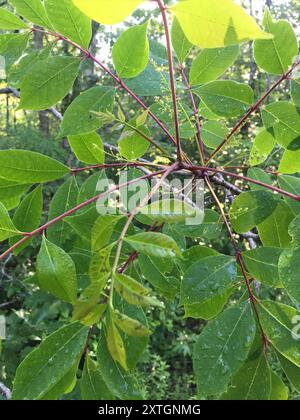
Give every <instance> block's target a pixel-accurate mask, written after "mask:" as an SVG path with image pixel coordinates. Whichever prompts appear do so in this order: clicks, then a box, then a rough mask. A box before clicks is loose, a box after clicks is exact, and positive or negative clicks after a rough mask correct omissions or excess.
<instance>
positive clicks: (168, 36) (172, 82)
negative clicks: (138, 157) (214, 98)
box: [156, 0, 182, 162]
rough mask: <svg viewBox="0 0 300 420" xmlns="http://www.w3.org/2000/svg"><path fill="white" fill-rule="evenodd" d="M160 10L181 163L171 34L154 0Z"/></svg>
mask: <svg viewBox="0 0 300 420" xmlns="http://www.w3.org/2000/svg"><path fill="white" fill-rule="evenodd" d="M156 1H157V4H158V6H159V8H160V12H161V15H162V19H163V24H164V28H165V35H166V42H167V52H168V63H169V74H170V85H171V92H172V101H173V111H174V125H175V133H176V136H175V137H176V144H177V159H178V161H179V162H181V161H182V154H181V144H180V129H179V116H178V106H177V97H176V86H175V78H174V65H173V54H172V41H171V33H170V27H169V22H168V16H167V13H166V8H165V5H164V3H163V1H162V0H156Z"/></svg>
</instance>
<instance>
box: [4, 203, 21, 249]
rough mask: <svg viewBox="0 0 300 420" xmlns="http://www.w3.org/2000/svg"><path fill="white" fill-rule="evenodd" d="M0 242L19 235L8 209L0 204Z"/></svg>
mask: <svg viewBox="0 0 300 420" xmlns="http://www.w3.org/2000/svg"><path fill="white" fill-rule="evenodd" d="M0 216H1V217H0V241H1V242H2V241H5V240H6V239H8V238H11V237H13V236H16V234H18V233H19V231H18V229H17V228H16V227H15V226H14V224H13V222H12V221H11V218H10V216H9V214H8V211H7V210H6V207H5V206H4V205H3V204H2V203H1V202H0Z"/></svg>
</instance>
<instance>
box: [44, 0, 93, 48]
mask: <svg viewBox="0 0 300 420" xmlns="http://www.w3.org/2000/svg"><path fill="white" fill-rule="evenodd" d="M44 5H45V9H46V12H47V15H48V18H49V20H50V21H51V23H52V26H53V28H54V29H55V30H56V32H58V33H59V34H61V35H64V36H65V37H67V38H69V39H70V40H71V41H73V42H76V44H78V45H80V46H81V47H83V48H88V46H89V43H90V40H91V38H92V23H91V20H90V19H89V18H88V17H86V16H85V15H84V14H83V13H81V12H80V10H78V9H77V7H75V6H74V3H73V2H72V0H62V1H57V0H45V1H44Z"/></svg>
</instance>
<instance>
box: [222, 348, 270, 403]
mask: <svg viewBox="0 0 300 420" xmlns="http://www.w3.org/2000/svg"><path fill="white" fill-rule="evenodd" d="M270 394H271V371H270V368H269V366H268V362H267V359H266V355H265V353H264V351H262V350H260V351H258V354H257V352H256V353H254V354H252V355H251V356H250V357H249V359H248V360H247V362H246V363H245V364H244V365H243V366H242V368H241V369H240V370H239V371H238V372H237V374H236V375H235V376H234V377H233V378H232V381H231V385H230V387H229V389H228V391H227V392H226V393H225V394H223V395H222V397H221V400H231V401H241V400H242V401H266V400H269V398H270Z"/></svg>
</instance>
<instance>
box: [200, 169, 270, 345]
mask: <svg viewBox="0 0 300 420" xmlns="http://www.w3.org/2000/svg"><path fill="white" fill-rule="evenodd" d="M204 180H205V183H206V185H207V187H208V189H209V191H210V193H211V195H212V196H213V199H214V201H215V203H216V205H217V207H218V209H219V211H220V214H221V216H222V219H223V221H224V224H225V226H226V229H227V232H228V236H229V238H230V241H231V243H232V245H233V248H234V251H235V257H236V261H237V263H238V264H239V266H240V268H241V271H242V275H243V278H244V281H245V284H246V287H247V292H248V296H249V299H250V302H251V304H252V307H253V311H254V313H255V316H256V318H257V321H258V324H259V326H260V330H261V335H262V341H263V345H264V347H265V346H266V343H267V342H268V340H267V337H266V335H265V332H264V330H263V328H262V325H261V322H260V317H259V312H258V309H257V302H256V297H255V296H254V294H253V292H252V289H251V282H250V280H249V279H248V274H247V269H246V266H245V262H244V259H243V256H242V254H241V251H240V250H239V247H238V244H237V242H236V240H235V238H234V233H233V230H232V228H231V226H230V223H229V220H228V219H227V217H226V214H225V212H224V210H223V208H222V205H221V203H220V201H219V199H218V197H217V195H216V193H215V192H214V190H213V187H212V185H211V183H210V180H209V178H208V177H207V176H206V177H205V178H204Z"/></svg>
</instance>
